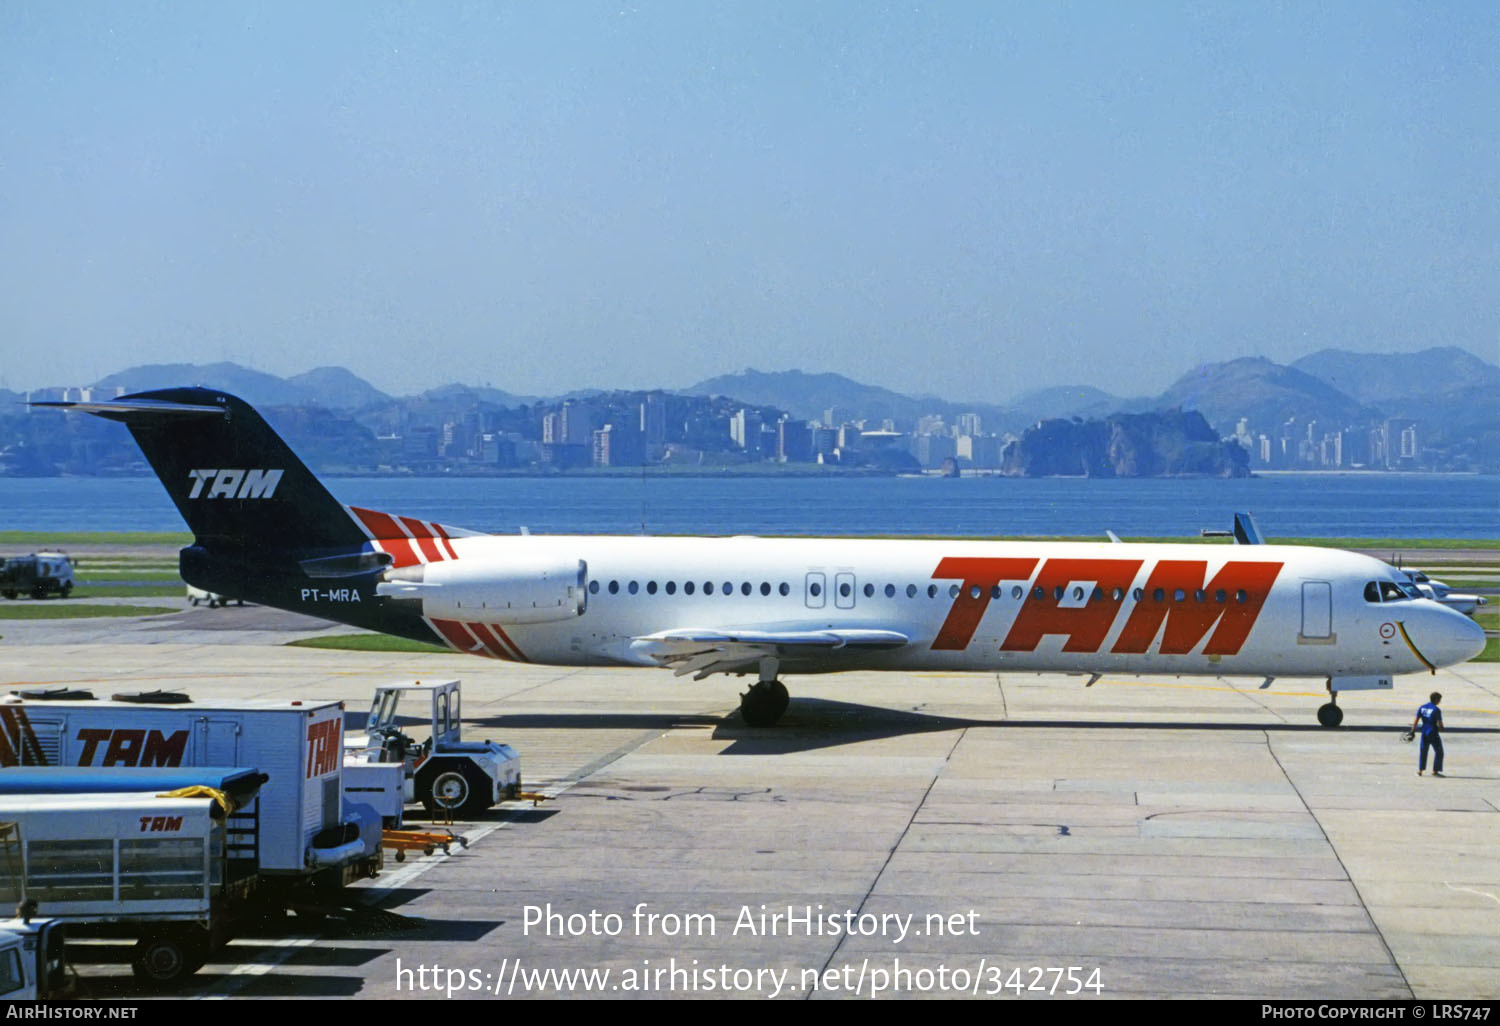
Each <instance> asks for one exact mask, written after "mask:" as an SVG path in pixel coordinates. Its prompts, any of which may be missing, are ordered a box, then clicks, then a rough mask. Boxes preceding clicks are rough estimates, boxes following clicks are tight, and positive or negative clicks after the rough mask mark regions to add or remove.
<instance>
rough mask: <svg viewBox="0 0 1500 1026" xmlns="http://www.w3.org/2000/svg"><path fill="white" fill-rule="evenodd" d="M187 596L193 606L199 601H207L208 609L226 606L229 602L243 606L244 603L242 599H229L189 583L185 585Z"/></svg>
mask: <svg viewBox="0 0 1500 1026" xmlns="http://www.w3.org/2000/svg"><path fill="white" fill-rule="evenodd" d="M187 598H188V601H189V602H191V603H192V604H193V605H195V606H196V605H197V604H198V603H200V602H207V603H208V608H209V609H214V608H216V607H218V606H227V605H229V603H231V602H233V603H234V604H235V605H237V606H243V605H244V604H245V600H244V599H231V598H229V597H228V596H225V595H220V594H219V593H218V592H214V591H204V590H203V589H202V588H195V587H193V586H192V585H191V584H189V585H188V586H187Z"/></svg>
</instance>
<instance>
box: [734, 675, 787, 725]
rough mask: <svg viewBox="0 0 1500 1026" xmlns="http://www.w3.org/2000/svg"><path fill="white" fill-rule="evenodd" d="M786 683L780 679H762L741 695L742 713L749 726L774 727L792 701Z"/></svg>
mask: <svg viewBox="0 0 1500 1026" xmlns="http://www.w3.org/2000/svg"><path fill="white" fill-rule="evenodd" d="M791 697H792V696H791V695H789V694H787V690H786V685H785V684H783V683H781V681H779V680H762V681H757V682H756V683H754V684H752V685H751V686H750V690H749V691H746V692H745V693H744V694H743V695H741V696H740V715H741V716H743V717H744V718H745V726H747V727H774V726H775V725H776V721H777V720H779V719H781V714H782V713H784V712H786V707H787V703H788V702H790V701H791Z"/></svg>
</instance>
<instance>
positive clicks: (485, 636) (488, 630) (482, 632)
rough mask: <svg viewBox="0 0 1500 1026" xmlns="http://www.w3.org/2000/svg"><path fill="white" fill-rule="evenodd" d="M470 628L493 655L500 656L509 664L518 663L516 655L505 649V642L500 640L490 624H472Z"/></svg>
mask: <svg viewBox="0 0 1500 1026" xmlns="http://www.w3.org/2000/svg"><path fill="white" fill-rule="evenodd" d="M468 626H469V630H471V631H473V632H474V636H475V637H477V638H478V639H479V640H480V642H481V643H482V644H483V645H484V647H485V648H487V649H489V650H490V652H491V653H493V654H494V655H497V656H499V657H500V658H501V659H504V660H506V661H507V662H512V663H513V662H515V661H516V657H515V655H514V654H512V653H511V650H510V649H508V648H506V647H505V642H503V641H501V640H500V637H499V635H497V634H496V633H495V631H494V628H493V627H491V626H490V625H489V624H487V623H471V624H469V625H468Z"/></svg>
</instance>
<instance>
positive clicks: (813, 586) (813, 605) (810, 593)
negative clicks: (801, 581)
mask: <svg viewBox="0 0 1500 1026" xmlns="http://www.w3.org/2000/svg"><path fill="white" fill-rule="evenodd" d="M826 581H827V578H826V577H824V576H823V574H822V572H821V571H818V570H813V571H811V572H809V573H808V575H807V584H806V586H805V587H804V589H803V592H802V594H803V597H804V598H805V600H806V602H807V608H808V609H822V608H823V606H824V605H825V604H826V603H827V602H828V596H827V595H825V594H824V591H825V589H826V587H827V586H826V584H825V583H824V582H826Z"/></svg>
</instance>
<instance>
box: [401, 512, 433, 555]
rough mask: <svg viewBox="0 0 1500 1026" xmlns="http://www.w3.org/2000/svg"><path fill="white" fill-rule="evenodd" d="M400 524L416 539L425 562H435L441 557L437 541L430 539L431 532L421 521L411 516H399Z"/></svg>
mask: <svg viewBox="0 0 1500 1026" xmlns="http://www.w3.org/2000/svg"><path fill="white" fill-rule="evenodd" d="M401 526H403V527H405V528H406V533H407V534H409V535H411V536H412V537H413V538H415V539H416V540H417V544H418V545H419V546H421V549H422V555H424V556H426V557H427V562H429V563H436V562H438V561H439V560H441V559H442V558H443V554H442V553H441V552H439V551H438V547H437V543H436V542H434V541H433V540H432V532H430V531H429V530H428V529H427V526H426V525H425V524H423V523H422V521H420V520H413V519H412V518H411V517H401Z"/></svg>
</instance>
